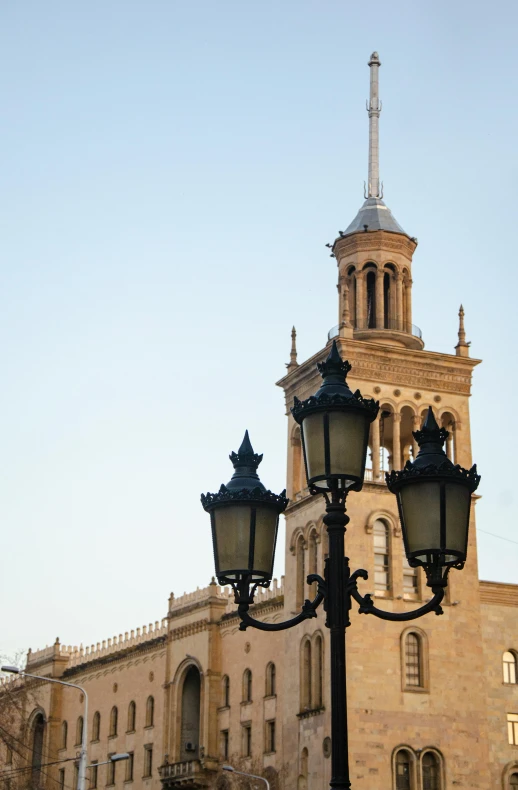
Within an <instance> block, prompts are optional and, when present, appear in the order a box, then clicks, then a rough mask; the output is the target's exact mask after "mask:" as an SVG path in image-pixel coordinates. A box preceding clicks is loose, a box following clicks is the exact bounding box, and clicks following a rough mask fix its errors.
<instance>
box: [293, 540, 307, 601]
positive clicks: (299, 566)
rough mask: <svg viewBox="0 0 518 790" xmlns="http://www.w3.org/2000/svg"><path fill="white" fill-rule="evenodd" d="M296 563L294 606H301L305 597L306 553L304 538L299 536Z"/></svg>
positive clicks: (296, 546)
mask: <svg viewBox="0 0 518 790" xmlns="http://www.w3.org/2000/svg"><path fill="white" fill-rule="evenodd" d="M295 561H296V574H297V575H296V580H297V582H296V602H295V603H296V606H297V608H299V606H302V604H303V603H304V598H305V597H306V551H305V545H304V538H303V537H302V535H299V537H298V538H297V543H296V544H295Z"/></svg>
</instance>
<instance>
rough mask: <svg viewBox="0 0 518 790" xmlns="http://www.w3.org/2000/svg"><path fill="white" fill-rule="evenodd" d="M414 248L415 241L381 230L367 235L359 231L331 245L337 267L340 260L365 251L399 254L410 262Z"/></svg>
mask: <svg viewBox="0 0 518 790" xmlns="http://www.w3.org/2000/svg"><path fill="white" fill-rule="evenodd" d="M416 247H417V243H416V242H415V241H412V239H410V238H409V237H408V236H403V235H401V234H399V233H389V232H388V231H383V230H377V231H369V232H368V233H363V232H361V231H360V232H359V233H353V234H351V235H350V236H345V237H344V238H339V239H337V240H336V241H335V243H334V245H333V252H334V254H335V258H336V261H337V264H338V265H339V264H340V258H345V257H347V256H349V255H353V254H354V253H355V252H365V251H366V250H372V251H374V252H377V251H382V250H389V251H390V252H399V253H401V254H402V255H404V256H405V257H406V258H408V259H409V260H410V261H411V260H412V256H413V254H414V252H415V249H416Z"/></svg>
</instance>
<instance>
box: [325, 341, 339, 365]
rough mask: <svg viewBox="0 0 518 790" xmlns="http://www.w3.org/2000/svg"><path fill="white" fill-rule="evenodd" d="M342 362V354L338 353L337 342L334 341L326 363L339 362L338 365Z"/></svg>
mask: <svg viewBox="0 0 518 790" xmlns="http://www.w3.org/2000/svg"><path fill="white" fill-rule="evenodd" d="M341 361H342V357H341V356H340V352H339V351H338V346H337V345H336V340H333V345H332V346H331V351H330V352H329V355H328V357H327V359H326V362H338V364H340V363H341Z"/></svg>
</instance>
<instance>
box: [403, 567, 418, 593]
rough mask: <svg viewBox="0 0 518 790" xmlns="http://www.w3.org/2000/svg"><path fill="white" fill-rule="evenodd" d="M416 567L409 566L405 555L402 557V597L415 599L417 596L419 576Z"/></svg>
mask: <svg viewBox="0 0 518 790" xmlns="http://www.w3.org/2000/svg"><path fill="white" fill-rule="evenodd" d="M417 570H418V569H417V568H411V567H410V565H409V564H408V560H407V558H406V557H403V597H404V598H406V599H407V600H412V601H415V599H416V598H417V597H418V596H419V577H418V575H417Z"/></svg>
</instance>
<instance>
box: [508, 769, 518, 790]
mask: <svg viewBox="0 0 518 790" xmlns="http://www.w3.org/2000/svg"><path fill="white" fill-rule="evenodd" d="M509 787H510V789H511V790H518V774H517V773H514V774H511V776H510V777H509Z"/></svg>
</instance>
